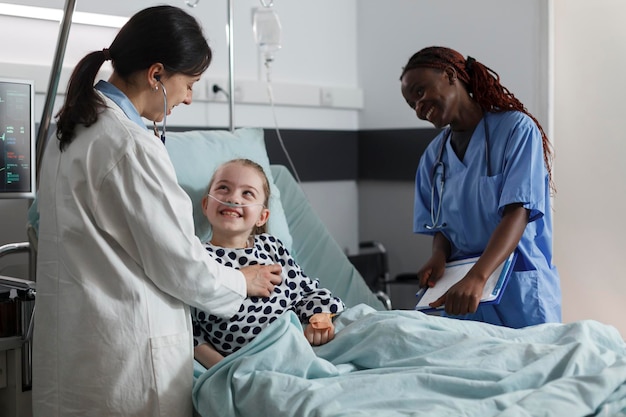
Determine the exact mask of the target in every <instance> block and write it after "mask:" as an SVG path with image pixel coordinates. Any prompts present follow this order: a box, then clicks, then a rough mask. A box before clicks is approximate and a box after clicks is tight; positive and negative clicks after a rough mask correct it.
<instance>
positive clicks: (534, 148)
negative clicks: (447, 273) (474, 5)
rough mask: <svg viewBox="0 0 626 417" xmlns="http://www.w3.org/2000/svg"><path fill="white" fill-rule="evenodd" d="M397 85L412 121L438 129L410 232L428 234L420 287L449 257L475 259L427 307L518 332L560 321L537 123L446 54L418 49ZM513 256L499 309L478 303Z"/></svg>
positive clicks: (546, 148) (481, 73)
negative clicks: (412, 114)
mask: <svg viewBox="0 0 626 417" xmlns="http://www.w3.org/2000/svg"><path fill="white" fill-rule="evenodd" d="M400 80H401V89H402V95H403V96H404V99H405V100H406V102H407V104H408V105H409V106H410V107H411V108H412V109H413V111H414V112H415V115H416V116H417V117H418V118H419V119H422V120H426V121H428V122H430V123H432V124H433V125H434V126H435V127H436V128H441V129H442V130H441V132H440V133H439V134H438V135H437V137H436V138H435V139H434V140H433V141H432V142H431V143H430V144H429V146H428V148H427V149H426V151H425V153H424V154H423V156H422V157H421V160H420V162H419V166H418V169H417V174H416V183H415V211H414V225H413V228H414V232H415V233H422V234H428V235H431V236H432V237H433V242H432V255H431V257H430V259H429V260H428V261H427V262H426V264H425V265H423V266H422V267H421V269H420V270H419V272H418V278H419V281H420V285H421V286H427V285H430V286H432V285H435V284H436V282H437V280H438V279H439V278H440V277H441V276H442V274H443V272H444V269H445V263H446V261H449V260H454V259H458V258H463V257H468V256H476V255H477V254H480V258H479V260H478V262H477V263H476V264H475V266H474V267H472V269H471V270H470V271H469V272H468V273H467V275H466V276H465V277H464V278H463V279H462V280H461V281H460V282H459V283H457V284H456V285H454V286H453V287H452V288H450V289H449V290H448V292H447V293H446V294H444V295H443V296H442V297H441V298H440V299H438V300H437V301H435V303H434V304H432V306H433V307H439V306H442V305H443V306H444V307H445V314H446V315H451V316H454V317H458V318H464V319H469V320H477V321H483V322H487V323H492V324H497V325H502V326H507V327H514V328H520V327H524V326H529V325H533V324H538V323H545V322H560V321H561V292H560V286H559V276H558V273H557V270H556V268H555V266H554V265H553V264H552V211H551V205H550V196H551V192H552V191H553V186H552V185H553V184H552V175H551V156H552V154H551V146H550V143H549V141H548V138H547V137H546V135H545V133H544V131H543V129H542V127H541V125H540V124H539V122H538V121H537V120H536V119H535V118H534V117H533V116H532V115H531V114H530V113H529V112H528V111H527V110H526V109H525V107H524V105H523V104H522V103H521V102H520V101H519V100H518V99H517V98H515V96H514V95H513V94H512V93H511V92H510V91H509V90H508V89H507V88H506V87H504V86H502V85H501V84H500V79H499V76H498V75H497V74H496V73H495V72H493V71H492V70H491V69H489V68H488V67H486V66H485V65H483V64H482V63H480V62H478V61H476V60H475V59H474V58H471V57H468V58H467V59H466V58H464V57H463V56H462V55H461V54H460V53H458V52H456V51H454V50H452V49H449V48H445V47H428V48H425V49H422V50H421V51H419V52H417V53H416V54H414V55H413V56H412V57H411V58H410V59H409V61H408V63H407V64H406V66H405V67H404V69H403V71H402V75H401V77H400ZM513 250H517V252H518V256H517V260H516V263H515V265H514V269H513V273H512V275H511V277H510V279H509V283H508V286H507V287H506V290H505V292H504V294H503V295H502V298H501V301H500V303H499V304H496V305H483V304H480V305H479V299H480V296H481V294H482V291H483V287H484V285H485V281H486V279H487V277H488V276H489V275H490V274H491V273H492V272H493V271H494V270H495V269H496V267H497V266H498V265H499V264H500V263H502V262H503V261H504V260H505V258H506V257H507V256H508V255H509V254H510V253H511V252H512V251H513Z"/></svg>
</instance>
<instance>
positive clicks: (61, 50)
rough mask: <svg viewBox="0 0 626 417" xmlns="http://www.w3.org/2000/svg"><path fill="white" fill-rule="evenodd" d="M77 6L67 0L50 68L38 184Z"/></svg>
mask: <svg viewBox="0 0 626 417" xmlns="http://www.w3.org/2000/svg"><path fill="white" fill-rule="evenodd" d="M75 7H76V0H66V2H65V10H64V12H63V18H62V19H61V29H60V31H59V38H58V40H57V48H56V53H55V55H54V62H53V64H52V67H51V68H50V81H48V93H47V94H46V102H45V104H44V108H43V113H42V115H41V123H39V131H38V132H37V145H36V148H37V154H36V161H37V162H36V170H37V177H36V184H39V171H40V168H41V161H42V159H43V152H44V150H45V149H46V142H47V140H48V131H49V130H50V119H51V118H52V109H53V107H54V99H55V98H56V95H57V89H58V88H59V79H60V78H61V68H62V66H63V57H64V56H65V48H66V46H67V38H68V36H69V33H70V26H71V24H72V16H73V15H74V8H75Z"/></svg>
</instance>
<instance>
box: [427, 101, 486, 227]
mask: <svg viewBox="0 0 626 417" xmlns="http://www.w3.org/2000/svg"><path fill="white" fill-rule="evenodd" d="M483 127H484V128H485V162H486V165H487V176H488V177H490V176H491V166H490V163H489V126H488V124H487V114H486V113H485V115H484V116H483ZM451 135H452V128H451V127H448V130H447V131H446V134H445V137H444V139H443V141H442V142H441V147H440V148H439V152H438V154H437V160H436V161H435V164H434V165H433V169H432V172H431V175H430V222H431V224H430V225H428V224H424V227H425V228H426V229H428V230H437V229H442V228H444V227H446V226H447V224H446V223H445V222H442V223H439V220H440V219H441V202H442V201H443V189H444V186H445V184H446V165H445V164H444V162H443V152H444V150H445V149H446V144H447V143H448V141H449V140H450V136H451ZM438 171H440V175H439V190H438V191H437V186H436V183H437V178H436V177H437V172H438ZM435 192H436V193H437V194H438V196H439V198H438V200H439V204H437V209H436V210H435Z"/></svg>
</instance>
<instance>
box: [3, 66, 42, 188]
mask: <svg viewBox="0 0 626 417" xmlns="http://www.w3.org/2000/svg"><path fill="white" fill-rule="evenodd" d="M34 87H35V86H34V82H33V81H32V80H18V79H11V78H1V77H0V198H34V197H35V191H36V188H37V187H36V184H35V158H36V157H35V148H36V138H35V115H34V108H35V105H34V98H35V92H34Z"/></svg>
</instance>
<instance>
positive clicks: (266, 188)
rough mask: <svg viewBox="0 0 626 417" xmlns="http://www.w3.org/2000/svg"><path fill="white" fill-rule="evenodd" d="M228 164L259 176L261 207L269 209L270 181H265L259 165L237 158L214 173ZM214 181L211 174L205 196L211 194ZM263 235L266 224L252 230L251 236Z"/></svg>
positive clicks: (225, 163) (265, 178)
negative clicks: (243, 168) (246, 168)
mask: <svg viewBox="0 0 626 417" xmlns="http://www.w3.org/2000/svg"><path fill="white" fill-rule="evenodd" d="M229 164H238V165H242V166H246V167H250V168H254V169H255V170H256V171H257V172H258V173H259V176H260V177H261V181H263V193H264V194H265V200H263V205H264V206H265V207H266V208H269V201H270V181H269V180H268V179H267V174H265V170H264V169H263V167H262V166H261V165H260V164H258V163H256V162H254V161H253V160H251V159H247V158H238V159H231V160H230V161H228V162H224V163H223V164H222V165H220V166H219V167H217V169H216V170H215V172H217V170H218V169H220V168H221V167H223V166H225V165H229ZM214 181H215V173H213V177H212V178H211V181H209V186H208V187H207V194H208V193H209V192H211V187H212V186H213V182H214ZM263 233H267V222H265V223H263V224H262V225H260V226H256V225H255V226H254V229H252V235H251V236H254V235H260V234H263Z"/></svg>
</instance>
